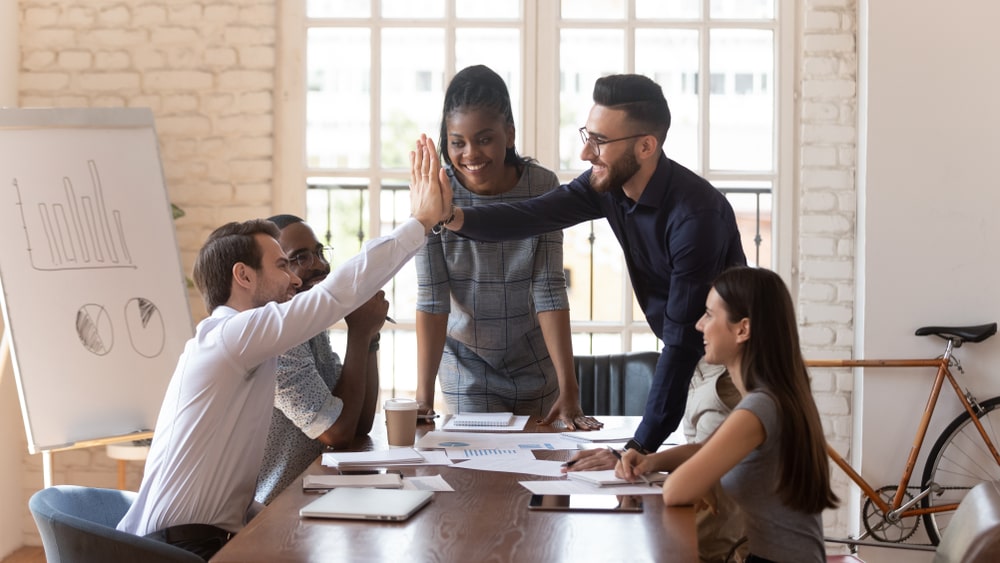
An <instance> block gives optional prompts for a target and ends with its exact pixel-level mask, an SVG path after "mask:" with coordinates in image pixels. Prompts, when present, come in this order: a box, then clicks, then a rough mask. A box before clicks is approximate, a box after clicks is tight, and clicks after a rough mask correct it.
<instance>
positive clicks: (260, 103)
mask: <svg viewBox="0 0 1000 563" xmlns="http://www.w3.org/2000/svg"><path fill="white" fill-rule="evenodd" d="M238 100H239V101H238V103H237V104H236V106H237V107H239V109H240V110H241V111H245V112H247V113H270V112H271V111H272V110H273V109H274V104H273V101H272V96H271V92H270V91H267V90H265V91H257V92H247V93H245V94H241V95H240V96H239V98H238Z"/></svg>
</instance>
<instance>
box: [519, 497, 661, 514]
mask: <svg viewBox="0 0 1000 563" xmlns="http://www.w3.org/2000/svg"><path fill="white" fill-rule="evenodd" d="M528 508H529V509H531V510H561V511H566V510H569V511H582V512H642V497H641V496H639V495H588V494H578V495H531V500H529V501H528Z"/></svg>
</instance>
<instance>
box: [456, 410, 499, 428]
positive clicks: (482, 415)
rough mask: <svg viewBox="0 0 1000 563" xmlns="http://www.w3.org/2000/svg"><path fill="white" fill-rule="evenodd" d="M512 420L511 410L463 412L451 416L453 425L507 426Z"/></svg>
mask: <svg viewBox="0 0 1000 563" xmlns="http://www.w3.org/2000/svg"><path fill="white" fill-rule="evenodd" d="M512 420H514V413H512V412H472V413H464V412H463V413H459V414H456V415H452V417H451V423H452V424H453V425H455V426H508V425H510V422H511V421H512Z"/></svg>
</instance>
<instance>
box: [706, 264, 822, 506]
mask: <svg viewBox="0 0 1000 563" xmlns="http://www.w3.org/2000/svg"><path fill="white" fill-rule="evenodd" d="M713 287H714V288H715V291H716V293H718V294H719V297H721V298H722V300H723V301H725V302H726V307H727V309H728V311H729V321H730V322H733V323H735V322H739V321H740V320H742V319H750V338H749V340H747V342H746V343H745V344H744V346H743V357H742V364H741V366H740V367H741V370H742V374H743V387H744V388H745V389H746V390H747V392H750V391H761V392H764V393H767V394H768V395H770V396H771V397H772V398H773V399H774V401H775V402H776V403H777V405H778V417H779V421H780V424H781V444H780V449H779V452H780V456H781V464H780V466H781V472H780V474H779V475H778V490H777V491H776V492H777V493H778V495H779V496H780V498H781V500H782V502H783V503H784V504H785V505H786V506H789V507H791V508H793V509H795V510H799V511H802V512H805V513H809V514H813V513H816V512H821V511H822V510H823V509H825V508H835V507H836V506H837V503H838V502H840V500H839V499H838V498H837V495H835V494H834V493H833V491H832V490H831V488H830V463H829V459H828V458H827V455H826V439H825V438H824V436H823V427H822V424H821V423H820V419H819V411H818V410H817V409H816V402H815V400H813V396H812V389H811V387H810V385H809V374H808V373H807V372H806V365H805V360H804V359H803V358H802V350H801V349H800V348H799V332H798V325H797V324H796V321H795V308H794V307H793V305H792V297H791V295H789V293H788V288H787V287H786V286H785V283H784V282H783V281H782V280H781V278H780V277H779V276H778V274H775V273H774V272H772V271H770V270H765V269H762V268H747V267H738V268H731V269H729V270H726V271H724V272H723V273H722V274H721V275H719V277H718V278H716V280H715V283H714V286H713Z"/></svg>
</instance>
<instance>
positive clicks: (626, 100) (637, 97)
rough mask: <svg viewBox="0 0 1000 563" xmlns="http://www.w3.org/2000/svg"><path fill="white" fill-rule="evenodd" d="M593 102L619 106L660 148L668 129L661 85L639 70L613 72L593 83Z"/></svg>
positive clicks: (667, 116)
mask: <svg viewBox="0 0 1000 563" xmlns="http://www.w3.org/2000/svg"><path fill="white" fill-rule="evenodd" d="M594 103H595V104H598V105H602V106H605V107H609V108H612V109H617V110H622V111H624V112H625V115H626V116H627V117H628V119H629V121H632V122H633V123H635V125H636V128H637V129H638V131H636V133H646V134H648V135H653V136H654V137H656V140H657V142H659V143H660V148H663V143H664V141H666V140H667V131H668V130H670V107H668V106H667V99H666V98H664V97H663V89H662V88H660V85H659V84H657V83H656V82H653V81H652V80H650V79H649V78H647V77H645V76H643V75H641V74H612V75H609V76H602V77H601V78H598V79H597V82H595V83H594Z"/></svg>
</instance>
